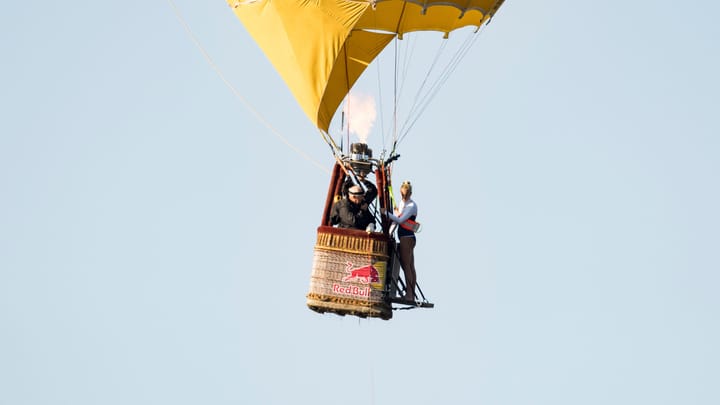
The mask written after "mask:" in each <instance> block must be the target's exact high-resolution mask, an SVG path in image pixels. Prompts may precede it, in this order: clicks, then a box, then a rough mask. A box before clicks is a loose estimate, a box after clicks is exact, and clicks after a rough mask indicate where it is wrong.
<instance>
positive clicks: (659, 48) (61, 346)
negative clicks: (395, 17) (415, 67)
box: [0, 0, 720, 405]
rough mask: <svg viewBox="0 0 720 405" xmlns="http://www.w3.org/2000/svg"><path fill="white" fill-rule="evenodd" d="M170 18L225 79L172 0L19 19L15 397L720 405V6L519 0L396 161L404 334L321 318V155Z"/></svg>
mask: <svg viewBox="0 0 720 405" xmlns="http://www.w3.org/2000/svg"><path fill="white" fill-rule="evenodd" d="M177 6H178V9H179V10H180V12H181V13H182V15H183V16H184V18H185V20H186V21H187V23H188V24H189V26H190V28H191V29H192V31H193V32H194V34H195V35H196V36H197V38H198V40H199V41H200V43H201V45H202V47H203V48H204V49H205V50H206V51H207V52H208V55H209V56H210V57H211V58H212V60H213V61H214V63H215V64H216V66H217V67H218V68H219V69H220V71H221V72H222V73H223V74H224V75H225V77H226V79H227V81H228V83H229V85H228V83H225V82H223V80H222V79H221V78H220V76H219V75H218V74H217V72H216V71H215V70H214V69H213V66H212V65H211V64H210V63H209V62H208V60H207V59H206V58H205V57H204V56H203V54H202V53H201V52H200V51H199V50H198V48H197V47H196V46H195V44H194V43H193V41H192V39H191V37H190V36H189V35H188V33H187V32H186V31H185V29H184V28H183V25H182V23H181V22H180V21H179V20H178V18H177V16H176V14H175V11H174V10H173V7H172V5H171V4H170V3H169V2H167V1H136V2H124V3H112V2H97V1H75V2H20V3H14V4H6V5H5V6H4V7H3V11H2V12H1V13H0V33H1V34H2V35H0V55H1V56H0V57H1V60H0V111H1V116H2V118H1V119H0V404H2V405H26V404H27V405H30V404H32V405H39V404H53V405H59V404H72V405H86V404H87V405H90V404H93V405H94V404H105V405H111V404H122V405H125V404H153V405H154V404H175V405H177V404H313V405H320V404H400V403H408V404H409V403H412V404H441V403H442V404H489V405H528V404H533V405H534V404H547V405H577V404H583V405H595V404H597V405H606V404H615V405H619V404H627V405H637V404H653V405H660V404H683V405H686V404H693V405H710V404H718V403H720V386H719V385H718V384H717V383H718V381H720V348H719V347H718V342H719V341H720V325H719V324H718V319H720V298H718V292H717V291H718V287H719V285H720V275H719V274H720V272H719V270H720V213H719V210H718V207H720V188H719V187H718V174H720V163H719V162H718V155H719V154H720V140H719V137H720V118H719V117H718V116H719V115H720V114H719V113H720V79H719V78H718V72H720V27H719V26H718V24H717V15H718V14H719V13H720V6H719V5H718V4H717V3H716V2H712V1H686V2H680V3H678V2H670V1H657V0H655V1H649V0H638V1H633V2H625V3H623V4H602V3H597V2H588V1H573V0H550V1H512V0H508V1H507V2H506V4H505V5H504V6H503V7H502V8H501V9H500V11H499V13H498V14H497V15H496V17H495V19H494V20H493V21H492V23H491V24H490V25H489V26H488V27H487V28H486V29H485V30H484V32H483V33H482V36H481V38H480V40H479V41H478V42H477V43H476V44H475V46H474V48H473V50H472V52H471V53H470V54H469V55H468V56H467V57H466V58H465V60H464V63H463V64H462V65H461V66H460V67H458V69H457V70H456V71H455V74H454V75H453V76H452V78H451V79H450V80H449V81H448V82H447V83H446V85H445V86H444V87H443V89H442V90H441V92H440V93H439V94H438V96H437V97H436V98H435V100H434V101H433V103H432V104H431V106H430V107H429V108H428V109H427V110H426V112H425V114H424V115H423V117H422V118H421V119H420V121H419V122H418V123H417V124H416V125H415V127H414V130H413V131H412V133H411V134H410V135H409V136H408V137H407V138H406V140H405V141H404V142H403V144H402V149H401V151H400V153H401V155H402V158H401V159H400V161H398V164H397V166H396V170H395V179H394V180H395V182H400V181H402V180H404V179H410V180H412V182H413V184H414V185H415V193H414V197H415V200H416V201H417V203H418V205H419V209H420V216H419V220H421V222H422V223H423V226H424V228H423V231H422V233H421V234H420V235H419V236H418V246H417V248H416V261H417V268H418V274H419V281H420V283H421V286H422V287H423V290H424V291H425V293H426V294H427V295H428V297H429V298H430V299H431V300H432V301H433V302H435V304H436V307H435V308H434V309H432V310H413V311H400V312H395V313H394V318H393V319H392V320H391V321H382V320H377V319H371V320H360V319H358V318H355V317H339V316H336V315H320V314H317V313H315V312H312V311H310V310H308V309H307V307H306V306H305V294H306V293H307V289H308V285H309V277H310V271H311V265H312V248H313V244H314V241H315V229H316V227H317V226H318V225H319V221H320V216H321V213H322V205H323V202H324V199H325V194H326V190H327V183H328V180H329V176H328V171H329V169H330V168H331V166H332V160H331V156H330V152H329V149H328V147H327V146H326V145H325V144H324V143H323V142H322V140H321V139H320V137H319V135H318V133H317V130H316V129H314V128H313V126H312V125H311V123H310V122H309V120H308V119H307V118H306V117H305V115H304V114H303V113H302V111H301V110H300V108H299V107H298V106H297V104H296V103H295V101H294V99H293V98H292V96H291V95H290V93H289V91H288V90H287V88H286V87H285V86H284V84H283V82H282V80H281V79H280V78H279V77H278V75H277V74H276V73H275V71H274V70H273V69H272V67H271V66H270V64H269V63H268V62H267V61H266V59H265V58H264V56H263V55H262V53H261V52H260V51H259V50H258V48H257V47H256V46H255V44H254V43H253V42H252V41H251V39H250V37H249V35H248V34H247V33H246V32H245V30H244V28H243V27H242V25H241V24H240V22H239V21H238V20H237V19H236V17H235V16H234V14H233V13H232V11H231V9H230V8H229V7H228V6H227V5H226V4H225V2H224V1H221V0H218V1H215V2H207V1H205V2H193V1H188V0H177ZM230 85H231V86H232V87H234V88H235V89H236V90H237V93H238V94H239V95H241V96H242V97H244V98H245V99H246V100H247V101H248V103H249V104H250V105H251V106H252V108H254V109H255V110H256V111H257V112H258V113H259V114H261V116H262V117H263V118H264V119H265V120H267V123H268V124H269V125H271V126H272V128H273V129H272V130H271V129H269V128H268V126H266V125H265V124H264V123H263V122H262V121H261V120H260V119H259V118H258V116H256V115H254V114H253V112H252V111H251V110H249V109H248V108H247V107H246V106H245V105H244V104H243V103H242V102H241V100H240V98H239V97H238V95H236V94H235V93H233V91H232V89H231V87H230ZM276 133H278V134H281V135H282V136H284V137H285V138H287V139H288V140H289V141H290V142H292V143H293V145H294V146H295V147H297V148H298V149H300V150H302V151H303V152H304V153H306V154H307V155H308V156H310V157H311V159H312V160H314V161H315V162H317V163H319V166H317V165H316V164H314V163H313V162H311V161H310V160H308V159H306V158H304V157H303V156H302V155H300V154H298V153H297V152H296V151H294V150H293V149H292V148H290V147H288V146H287V145H286V144H284V143H283V142H282V140H281V139H279V138H278V136H276ZM375 141H376V139H375V140H374V139H373V138H371V139H370V140H369V142H370V144H371V147H373V142H375Z"/></svg>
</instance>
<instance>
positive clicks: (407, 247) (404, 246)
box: [400, 237, 417, 301]
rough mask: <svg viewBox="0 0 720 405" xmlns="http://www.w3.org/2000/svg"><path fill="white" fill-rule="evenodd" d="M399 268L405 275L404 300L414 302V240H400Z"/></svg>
mask: <svg viewBox="0 0 720 405" xmlns="http://www.w3.org/2000/svg"><path fill="white" fill-rule="evenodd" d="M400 266H402V269H403V273H404V274H405V287H406V288H405V297H404V298H405V299H406V300H410V301H414V300H415V280H416V278H417V275H416V273H415V238H411V237H404V238H400Z"/></svg>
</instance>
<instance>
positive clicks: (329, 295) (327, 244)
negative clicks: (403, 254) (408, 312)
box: [307, 226, 392, 319]
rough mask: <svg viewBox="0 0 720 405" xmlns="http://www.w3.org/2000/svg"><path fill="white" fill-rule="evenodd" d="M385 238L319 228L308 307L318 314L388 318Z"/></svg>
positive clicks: (386, 246)
mask: <svg viewBox="0 0 720 405" xmlns="http://www.w3.org/2000/svg"><path fill="white" fill-rule="evenodd" d="M388 243H389V240H388V238H387V236H385V235H384V234H382V233H375V232H373V233H367V232H364V231H360V230H355V229H345V228H334V227H331V226H320V227H319V228H318V231H317V243H316V244H315V250H314V256H313V270H312V276H311V278H310V292H309V293H308V295H307V305H308V307H309V308H310V309H312V310H313V311H317V312H320V313H323V312H333V313H336V314H338V315H355V316H359V317H362V318H365V317H373V318H382V319H390V318H392V308H391V306H390V304H389V302H388V301H387V300H386V288H385V279H386V271H387V263H388Z"/></svg>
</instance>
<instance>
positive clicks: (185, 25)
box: [168, 0, 333, 174]
mask: <svg viewBox="0 0 720 405" xmlns="http://www.w3.org/2000/svg"><path fill="white" fill-rule="evenodd" d="M168 3H170V6H171V7H172V9H173V11H174V12H175V16H176V17H177V19H178V21H180V24H181V25H182V26H183V28H184V29H185V32H187V34H188V36H189V37H190V39H191V40H192V41H193V43H194V44H195V46H196V47H197V48H198V49H199V50H200V53H202V54H203V56H204V57H205V60H206V61H207V62H208V64H209V65H210V67H212V69H213V70H214V71H215V73H217V75H218V76H219V77H220V80H222V81H223V83H225V85H226V86H227V87H228V88H229V89H230V91H232V93H233V94H234V95H235V97H237V98H238V100H240V102H241V103H242V104H243V106H244V107H245V108H247V109H248V111H250V113H251V114H252V115H254V116H255V118H257V120H258V121H260V122H261V123H262V124H263V125H265V127H266V128H267V129H269V130H270V132H272V133H273V134H275V136H277V137H278V138H279V139H280V140H281V141H282V142H283V143H284V144H285V145H287V146H288V147H289V148H290V149H292V150H294V151H295V152H296V153H297V154H299V155H300V156H302V157H303V158H304V159H305V160H307V161H309V162H310V163H312V164H314V165H315V166H316V167H317V168H319V169H320V170H322V171H324V172H325V173H327V174H330V171H329V170H328V169H327V168H326V167H325V166H323V165H321V164H320V163H318V161H316V160H315V159H313V158H312V157H310V156H309V155H308V154H307V153H305V152H303V151H302V150H301V149H300V148H298V147H297V146H295V145H293V144H292V143H290V141H288V140H287V138H285V137H284V136H283V135H282V134H281V133H280V132H279V131H278V130H277V129H275V128H274V127H273V126H272V125H271V124H270V123H269V122H268V121H267V120H266V119H265V117H263V116H262V115H261V114H260V113H259V112H258V111H257V110H256V109H255V108H254V107H253V106H252V105H251V104H250V103H249V102H248V101H247V99H246V98H245V97H243V96H242V94H240V92H239V91H238V90H237V89H236V88H235V87H234V86H233V85H232V83H230V81H228V79H227V78H226V77H225V75H224V74H223V72H222V71H221V70H220V68H219V67H218V66H217V65H216V64H215V62H214V61H213V59H212V58H211V57H210V54H209V53H208V52H207V51H206V50H205V48H204V47H203V46H202V44H200V41H199V40H198V39H197V37H196V36H195V34H194V33H193V32H192V30H191V29H190V26H189V25H188V23H187V22H186V21H185V19H184V18H183V16H182V14H181V13H180V10H179V9H178V7H177V5H176V4H175V2H174V1H173V0H168ZM321 134H322V132H321ZM325 141H326V142H327V140H325ZM331 147H333V145H331Z"/></svg>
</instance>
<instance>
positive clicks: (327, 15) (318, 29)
mask: <svg viewBox="0 0 720 405" xmlns="http://www.w3.org/2000/svg"><path fill="white" fill-rule="evenodd" d="M503 1H504V0H456V1H451V0H424V1H423V0H228V4H229V5H230V6H231V8H232V9H233V11H234V12H235V14H236V15H237V17H238V18H239V19H240V21H241V22H242V24H243V25H244V26H245V28H246V30H247V31H248V33H249V34H250V35H251V37H252V38H253V40H254V41H255V42H256V43H257V45H258V46H259V47H260V48H261V49H262V51H263V52H264V53H265V55H266V56H267V58H268V59H269V60H270V62H271V63H272V65H273V66H274V67H275V69H276V70H277V72H278V73H279V74H280V76H281V77H282V78H283V80H284V81H285V83H286V85H287V87H288V88H289V89H290V91H291V92H292V94H293V96H294V97H295V99H296V100H297V103H298V105H299V106H300V107H301V108H302V110H303V111H304V112H305V114H306V115H307V117H308V118H309V119H310V121H311V122H312V123H313V124H314V125H315V126H316V127H317V128H318V130H319V132H320V134H321V136H322V138H323V140H324V141H325V142H327V143H328V145H330V147H331V150H332V151H333V155H334V156H333V157H334V158H335V160H336V163H335V166H334V168H333V171H332V175H331V179H330V186H329V188H328V194H327V198H326V203H325V207H324V210H323V215H322V218H321V222H320V226H319V227H318V229H317V242H316V245H315V248H314V257H313V270H312V275H311V281H310V291H309V293H308V294H307V305H308V307H309V308H310V309H312V310H315V311H317V312H333V313H337V314H340V315H348V314H349V315H356V316H360V317H377V318H382V319H390V318H391V317H392V310H393V309H405V308H411V307H413V308H414V307H425V308H431V307H433V306H434V304H432V303H430V302H428V301H427V299H426V298H425V295H424V294H423V292H422V290H420V289H419V287H416V296H417V297H421V298H419V299H418V300H417V301H415V302H412V303H408V302H403V301H400V300H399V299H398V297H399V295H400V294H401V293H402V292H403V290H404V288H405V283H404V281H403V278H402V277H401V276H400V274H399V273H400V272H399V267H400V266H399V263H398V257H397V253H396V243H395V239H394V237H393V235H392V230H393V227H392V226H391V221H390V220H389V219H388V218H387V216H386V215H385V214H384V213H385V212H386V211H387V210H391V209H392V207H393V204H394V201H393V195H392V187H391V169H392V165H393V164H394V162H395V161H396V160H397V158H398V157H399V155H398V153H397V149H396V147H397V143H398V140H400V139H402V137H403V136H404V135H405V134H406V133H407V131H409V129H408V128H409V127H404V128H405V129H404V130H403V129H400V130H398V125H397V114H394V115H395V117H394V120H395V121H396V122H395V124H394V125H393V128H394V129H393V142H392V148H391V150H390V151H389V152H388V151H387V150H383V152H382V154H381V156H380V157H379V158H373V156H372V149H370V148H369V147H368V144H367V143H365V142H364V141H363V142H355V143H351V142H350V141H349V139H348V141H347V142H343V139H342V138H340V142H337V141H336V140H335V139H334V138H333V136H332V135H331V134H330V126H331V123H333V121H334V120H337V118H336V117H338V116H340V117H341V118H340V119H344V115H343V114H342V113H338V111H339V109H340V106H341V104H342V103H343V102H344V101H346V100H347V99H348V95H349V94H350V92H351V90H352V89H353V86H354V85H355V84H356V82H357V81H358V79H360V78H361V77H363V76H364V74H365V73H366V71H367V69H368V67H369V66H370V65H371V64H373V62H374V61H376V60H378V58H379V56H380V55H381V54H382V53H383V51H384V50H385V49H386V48H388V50H390V49H389V48H392V47H390V46H389V45H390V44H393V43H394V44H396V46H395V48H397V44H399V43H400V42H404V41H405V40H406V39H410V38H411V37H412V36H413V35H418V34H419V32H421V31H423V32H432V33H433V34H435V36H439V37H440V38H441V39H443V40H444V41H447V40H449V37H450V36H451V35H454V31H456V30H457V31H459V30H461V29H463V30H464V31H467V30H470V31H471V32H472V33H477V32H478V31H479V30H480V29H481V28H482V27H484V26H485V25H486V24H487V23H488V22H489V21H490V19H491V18H492V17H493V15H494V14H495V13H496V11H497V10H498V8H499V7H500V6H501V5H502V3H503ZM406 36H407V38H406ZM420 46H423V44H422V43H421V44H420ZM466 51H467V48H465V49H461V50H459V51H457V52H458V53H457V55H456V56H462V54H463V52H466ZM395 53H396V55H397V50H396V51H395ZM396 59H397V58H396ZM409 65H411V66H410V68H415V66H412V65H413V61H412V60H411V61H410V62H409ZM456 65H457V63H456V62H454V64H451V65H449V66H450V68H449V69H450V70H452V69H454V66H456ZM398 71H399V69H398V68H397V67H396V68H395V73H394V74H393V76H394V78H393V80H397V78H398V76H399V75H398V73H397V72H398ZM395 87H397V82H396V83H395ZM435 91H436V89H435V88H431V90H430V93H426V94H432V92H435ZM396 93H397V92H396ZM414 98H415V99H426V97H414ZM422 110H423V108H419V109H418V110H416V111H420V113H421V111H422ZM418 114H419V113H418ZM409 122H413V121H412V119H410V120H409ZM410 126H411V125H410ZM403 131H404V132H403ZM338 143H339V144H340V146H338ZM360 171H363V172H365V173H374V175H375V180H376V184H377V190H378V195H377V201H376V202H374V203H373V206H372V208H373V209H372V211H373V212H374V214H375V220H376V222H377V224H379V225H380V226H379V227H378V228H379V229H378V231H377V232H375V231H365V230H359V229H349V228H336V227H333V226H331V223H330V219H329V217H330V211H331V207H332V205H333V203H334V201H336V200H337V199H338V198H340V196H341V194H342V190H343V185H344V184H345V183H346V182H347V181H348V180H349V181H352V182H353V183H354V184H356V185H360V186H361V187H363V188H364V187H365V186H364V185H363V182H361V181H359V180H358V179H357V176H356V174H357V173H358V172H360Z"/></svg>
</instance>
